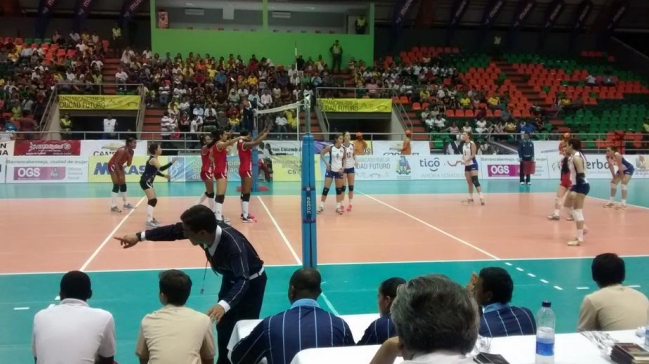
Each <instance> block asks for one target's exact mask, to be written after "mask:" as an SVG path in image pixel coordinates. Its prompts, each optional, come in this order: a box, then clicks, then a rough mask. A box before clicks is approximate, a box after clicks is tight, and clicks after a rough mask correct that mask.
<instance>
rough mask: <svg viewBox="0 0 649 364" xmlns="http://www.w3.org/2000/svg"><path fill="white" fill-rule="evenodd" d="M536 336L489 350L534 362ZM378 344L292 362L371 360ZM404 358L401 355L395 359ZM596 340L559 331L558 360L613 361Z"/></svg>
mask: <svg viewBox="0 0 649 364" xmlns="http://www.w3.org/2000/svg"><path fill="white" fill-rule="evenodd" d="M609 334H610V335H611V336H612V337H613V338H614V339H615V340H618V341H619V342H632V343H636V344H642V342H643V340H644V339H643V338H639V337H638V336H636V335H635V331H617V332H609ZM535 348H536V337H535V336H534V335H529V336H512V337H504V338H495V339H493V340H492V341H491V348H490V350H489V352H491V353H493V354H500V355H502V356H503V357H504V358H505V359H506V360H507V361H508V362H509V363H510V364H534V356H535V354H534V353H535ZM378 349H379V346H378V345H372V346H356V347H344V348H322V349H307V350H302V351H301V352H299V353H298V354H297V355H296V356H295V358H293V361H292V362H291V364H331V363H335V364H345V363H350V364H351V363H354V364H366V363H369V362H370V361H371V360H372V358H373V357H374V354H376V351H377V350H378ZM402 361H403V360H402V359H401V358H398V359H397V360H396V361H395V364H396V363H401V362H402ZM611 363H612V361H611V360H610V359H609V358H608V357H607V356H606V355H604V354H603V353H602V352H601V351H600V350H599V349H598V348H597V346H595V344H593V343H591V342H590V341H589V340H588V339H587V338H585V337H584V336H583V335H581V334H578V333H573V334H559V335H557V336H556V339H555V364H611Z"/></svg>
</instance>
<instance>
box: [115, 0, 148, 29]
mask: <svg viewBox="0 0 649 364" xmlns="http://www.w3.org/2000/svg"><path fill="white" fill-rule="evenodd" d="M144 1H145V0H124V4H123V5H122V11H120V13H119V18H118V20H117V22H118V23H119V26H120V27H123V26H124V25H126V24H127V23H128V22H130V21H131V19H133V16H135V14H136V13H137V10H138V8H139V7H140V6H142V4H143V3H144Z"/></svg>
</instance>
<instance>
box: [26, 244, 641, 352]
mask: <svg viewBox="0 0 649 364" xmlns="http://www.w3.org/2000/svg"><path fill="white" fill-rule="evenodd" d="M625 272H626V270H625V264H624V261H623V260H622V259H621V258H620V257H618V256H617V255H615V254H611V253H606V254H601V255H598V256H597V257H595V259H594V260H593V262H592V278H593V281H594V282H595V284H596V285H597V286H598V287H599V290H597V291H595V292H593V293H591V294H588V295H586V296H585V297H584V299H583V302H582V305H581V310H580V313H579V320H578V323H577V326H576V327H575V329H576V330H578V331H594V330H600V331H615V330H635V329H636V328H637V327H639V326H643V325H644V324H646V322H647V312H648V311H649V300H648V299H647V297H646V296H645V295H644V294H642V293H640V292H638V291H636V290H635V289H633V288H630V287H625V286H624V285H623V282H624V280H625ZM321 281H322V278H321V276H320V273H319V272H318V271H317V270H314V269H311V268H302V269H299V270H297V271H296V272H295V273H294V274H293V276H292V277H291V280H290V282H289V292H288V298H289V304H290V308H289V309H288V310H286V311H283V312H280V313H278V314H276V315H273V316H269V317H267V318H265V319H263V320H261V322H260V323H259V324H258V325H257V327H256V328H254V329H253V331H252V332H251V334H250V335H249V336H248V337H246V338H243V339H242V340H241V341H240V342H239V343H238V344H237V345H236V346H235V347H234V348H232V350H231V352H230V360H231V362H232V363H235V364H238V363H258V362H259V360H261V359H262V358H267V360H268V363H270V364H288V363H290V362H291V360H292V359H293V357H294V356H295V355H296V354H297V353H298V352H299V351H300V350H304V349H308V348H314V347H320V348H322V347H337V346H350V345H382V346H381V348H380V349H379V350H378V352H377V354H376V357H375V358H374V361H373V362H376V363H380V362H390V363H391V362H393V360H394V359H392V361H383V360H387V359H389V357H390V356H391V355H393V354H394V355H397V354H400V355H403V356H404V358H405V359H407V360H408V359H410V360H412V359H414V358H412V355H411V354H414V353H415V352H416V353H418V354H417V355H420V356H421V358H422V360H423V358H424V357H428V356H429V355H433V356H440V355H441V356H449V357H457V358H458V360H459V359H461V358H464V356H465V355H466V354H469V353H471V352H472V351H473V350H474V345H475V344H476V341H477V339H478V336H481V337H508V336H517V335H534V334H535V333H536V322H535V317H534V314H533V312H532V311H531V310H530V308H527V307H518V306H515V305H513V304H512V303H511V300H512V297H513V291H514V281H513V279H512V277H511V276H510V274H509V272H508V271H507V270H506V269H503V268H500V267H486V268H484V269H482V270H481V271H480V272H479V273H473V275H472V276H471V277H470V279H469V283H468V284H467V285H466V287H461V286H460V285H459V284H457V283H455V282H452V281H451V280H449V279H448V278H446V277H444V276H440V275H428V276H423V277H418V278H414V279H412V280H409V281H406V280H404V279H402V278H398V277H395V278H390V279H388V280H386V281H384V282H382V283H381V284H380V285H379V288H378V302H377V304H378V311H379V313H380V318H378V319H377V320H376V321H375V322H373V323H371V324H370V325H369V327H367V329H366V330H365V334H364V335H363V337H362V338H354V337H353V336H352V331H351V330H350V328H349V325H348V324H347V323H346V322H345V320H344V319H343V318H340V317H336V316H334V315H333V314H331V313H329V312H327V311H325V310H323V309H322V308H320V307H319V305H318V301H317V300H318V297H319V296H320V294H321V292H322V289H321V283H322V282H321ZM159 288H160V295H159V298H160V302H161V304H162V306H163V307H162V308H160V309H159V310H157V311H155V312H153V313H151V314H149V315H146V316H145V317H144V319H143V320H142V322H141V328H140V333H139V337H138V340H137V345H136V346H137V347H136V350H135V353H136V355H137V356H138V357H139V358H140V360H141V361H143V362H147V361H155V362H157V360H158V359H160V358H167V359H166V360H167V361H165V362H177V363H181V362H199V361H200V362H202V363H213V361H214V356H215V346H214V337H213V332H212V327H211V326H212V325H211V324H210V320H209V317H208V316H206V315H205V314H203V313H201V312H198V311H195V310H193V309H191V308H189V307H187V306H185V305H186V303H187V300H188V298H189V297H190V293H191V289H192V282H191V279H190V278H189V276H187V275H186V274H185V273H183V272H182V271H177V270H171V271H165V272H163V273H161V274H160V277H159ZM91 292H92V290H91V284H90V279H89V277H88V276H87V275H86V274H85V273H83V272H78V271H74V272H69V273H67V274H66V275H64V276H63V279H62V280H61V286H60V296H61V302H60V304H59V305H57V306H52V307H50V308H47V309H44V310H42V311H40V312H39V313H38V314H37V315H36V316H35V317H34V332H33V340H34V342H33V350H34V352H33V355H34V357H35V358H37V359H42V360H44V361H47V362H50V361H51V362H70V363H72V362H81V359H80V358H82V357H94V356H98V357H99V361H98V362H99V363H113V361H114V357H115V355H116V349H115V340H116V333H115V322H114V319H113V316H112V314H110V313H109V312H107V311H104V310H101V309H94V308H90V307H89V306H88V303H87V301H88V300H89V299H90V298H91ZM422 302H423V303H422ZM411 305H416V307H414V306H411ZM421 305H424V306H421ZM413 315H415V316H413ZM478 317H479V319H478ZM315 322H318V323H320V324H315V325H314V323H315ZM70 325H73V326H74V330H70ZM126 335H128V334H126ZM399 342H400V343H401V344H403V345H404V346H405V350H406V351H404V352H400V351H399V350H397V351H396V352H395V351H394V349H395V345H397V346H398V344H399ZM279 348H281V350H279ZM62 349H65V350H62ZM447 350H450V352H445V351H447ZM408 352H410V353H411V354H410V355H409V354H408ZM123 355H130V354H123ZM169 358H173V360H172V361H168V360H171V359H169ZM437 359H440V358H439V357H438V358H437ZM462 360H463V359H462ZM39 362H40V361H39ZM219 362H223V361H221V360H219ZM406 362H408V361H406ZM417 362H418V363H429V362H430V363H432V362H434V361H432V360H431V361H417ZM444 362H447V361H444ZM448 362H449V363H463V361H461V360H460V361H448ZM467 362H469V361H467Z"/></svg>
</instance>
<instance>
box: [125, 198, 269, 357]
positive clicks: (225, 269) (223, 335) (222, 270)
mask: <svg viewBox="0 0 649 364" xmlns="http://www.w3.org/2000/svg"><path fill="white" fill-rule="evenodd" d="M180 220H181V222H179V223H176V224H173V225H167V226H161V227H158V228H155V229H152V230H146V231H143V232H140V233H137V234H132V235H126V236H124V237H121V238H119V237H115V239H116V240H119V241H120V243H121V244H122V246H124V248H125V249H126V248H131V247H133V246H135V245H136V244H137V243H139V242H141V241H146V240H149V241H174V240H185V239H189V241H190V242H191V243H192V245H196V246H200V247H201V248H202V249H203V250H204V251H205V256H206V257H207V260H208V261H209V263H210V265H211V266H212V270H214V272H215V273H217V274H221V275H222V276H223V279H222V282H221V290H220V291H219V296H218V299H219V301H218V303H217V304H216V305H214V306H213V307H212V308H210V310H209V311H208V313H207V314H208V316H210V317H211V318H212V319H213V320H215V321H216V333H217V336H218V348H219V359H218V361H217V364H229V363H230V361H229V360H228V356H227V354H228V348H227V346H228V342H229V341H230V336H231V335H232V330H233V329H234V325H235V324H236V323H237V321H239V320H250V319H259V314H260V312H261V304H262V301H263V300H264V291H265V290H266V280H267V277H266V273H264V262H263V261H262V260H261V259H259V256H258V255H257V252H256V251H255V248H254V247H253V246H252V244H250V242H249V241H248V239H246V237H245V236H243V234H241V233H240V232H239V231H237V230H235V229H234V228H233V227H231V226H227V225H219V224H217V222H216V216H215V215H214V211H212V210H211V209H210V208H208V207H206V206H203V205H196V206H192V207H191V208H189V209H188V210H186V211H185V212H183V214H182V215H180Z"/></svg>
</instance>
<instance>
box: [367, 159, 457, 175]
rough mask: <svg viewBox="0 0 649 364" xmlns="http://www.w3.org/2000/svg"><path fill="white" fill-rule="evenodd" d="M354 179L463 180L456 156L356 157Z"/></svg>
mask: <svg viewBox="0 0 649 364" xmlns="http://www.w3.org/2000/svg"><path fill="white" fill-rule="evenodd" d="M357 160H358V167H357V168H356V169H355V174H356V179H357V180H361V181H367V180H383V181H393V180H426V179H464V166H462V165H461V164H460V163H459V159H458V157H457V156H452V155H439V156H430V155H426V156H415V155H409V156H394V155H386V156H377V155H375V156H364V155H362V156H358V158H357Z"/></svg>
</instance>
